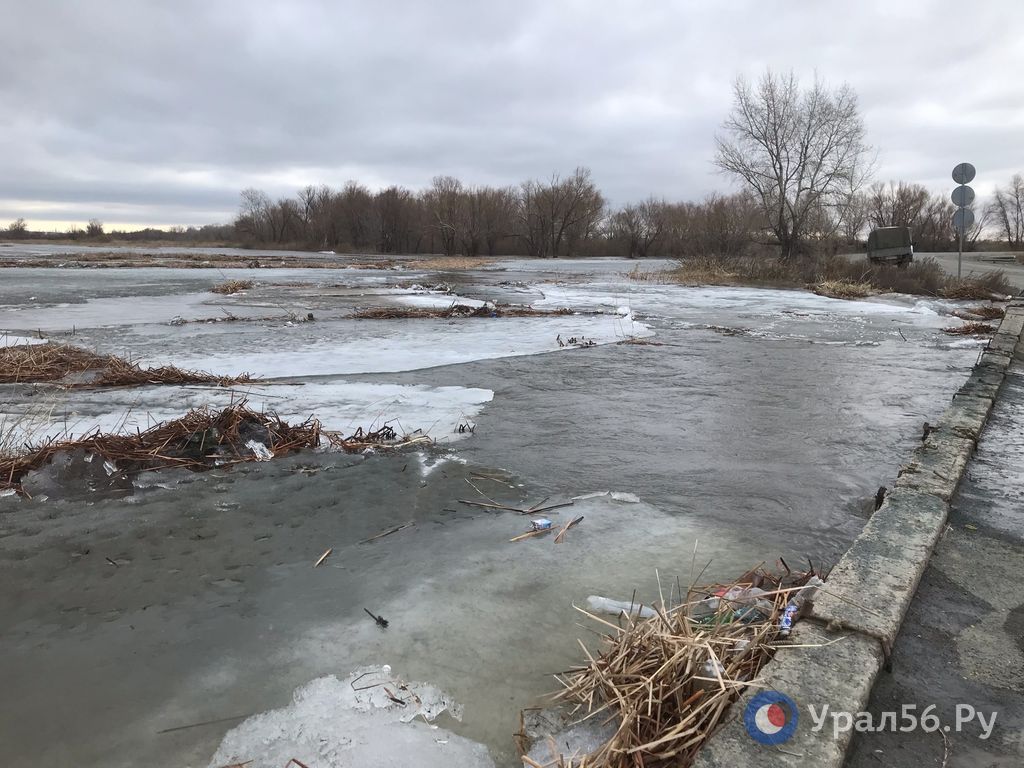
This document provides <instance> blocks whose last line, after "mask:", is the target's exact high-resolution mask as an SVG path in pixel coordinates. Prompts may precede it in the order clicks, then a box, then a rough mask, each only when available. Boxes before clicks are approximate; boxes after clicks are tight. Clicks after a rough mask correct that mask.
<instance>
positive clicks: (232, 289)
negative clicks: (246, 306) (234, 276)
mask: <svg viewBox="0 0 1024 768" xmlns="http://www.w3.org/2000/svg"><path fill="white" fill-rule="evenodd" d="M254 285H255V283H254V282H253V281H252V280H228V281H227V282H225V283H220V284H218V285H215V286H213V288H211V289H210V291H211V292H213V293H219V294H222V295H224V296H230V295H231V294H233V293H238V292H239V291H244V290H247V289H249V288H252V287H253V286H254Z"/></svg>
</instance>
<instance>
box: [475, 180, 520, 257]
mask: <svg viewBox="0 0 1024 768" xmlns="http://www.w3.org/2000/svg"><path fill="white" fill-rule="evenodd" d="M476 195H477V197H478V201H479V208H480V236H481V237H482V238H483V241H484V243H485V244H486V246H487V255H488V256H494V255H495V253H497V250H498V244H499V243H500V242H501V241H502V240H504V239H505V238H507V237H509V236H510V235H512V233H513V229H514V219H515V212H516V190H515V189H514V188H512V187H502V188H500V189H494V188H492V187H484V188H482V189H479V190H477V191H476Z"/></svg>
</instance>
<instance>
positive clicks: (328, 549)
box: [313, 547, 334, 568]
mask: <svg viewBox="0 0 1024 768" xmlns="http://www.w3.org/2000/svg"><path fill="white" fill-rule="evenodd" d="M333 551H334V547H328V548H327V551H326V552H324V553H323V554H322V555H320V559H319V560H317V561H316V562H315V563H313V567H314V568H319V567H320V564H321V563H322V562H323V561H324V560H326V559H327V558H328V557H330V556H331V552H333Z"/></svg>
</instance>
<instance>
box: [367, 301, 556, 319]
mask: <svg viewBox="0 0 1024 768" xmlns="http://www.w3.org/2000/svg"><path fill="white" fill-rule="evenodd" d="M571 314H573V311H572V310H571V309H566V308H561V309H551V310H548V309H533V308H532V307H514V306H511V305H508V304H493V305H492V304H485V305H484V306H482V307H470V306H467V305H465V304H451V305H450V306H447V307H368V308H366V309H359V310H356V312H354V313H353V314H352V317H354V318H356V319H357V320H399V319H428V318H432V319H451V318H463V317H478V318H479V317H549V316H552V315H555V316H559V315H571Z"/></svg>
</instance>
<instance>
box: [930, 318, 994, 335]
mask: <svg viewBox="0 0 1024 768" xmlns="http://www.w3.org/2000/svg"><path fill="white" fill-rule="evenodd" d="M942 332H943V333H948V334H949V335H950V336H983V335H986V334H989V333H995V332H996V329H995V326H992V325H989V324H988V323H982V322H978V321H973V322H969V323H964V324H963V325H959V326H954V327H952V328H943V329H942Z"/></svg>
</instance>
